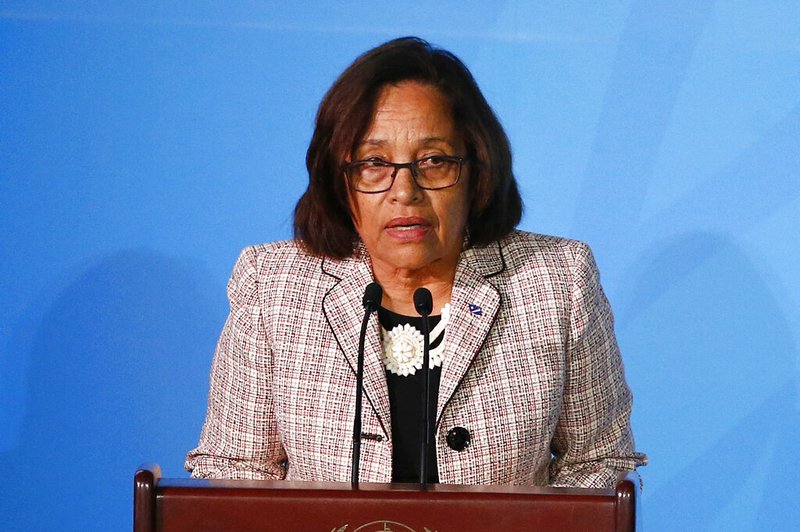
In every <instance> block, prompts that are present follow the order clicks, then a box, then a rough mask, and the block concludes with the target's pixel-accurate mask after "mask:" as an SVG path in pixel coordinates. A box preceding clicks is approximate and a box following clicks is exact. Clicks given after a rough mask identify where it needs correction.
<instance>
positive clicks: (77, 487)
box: [0, 0, 800, 531]
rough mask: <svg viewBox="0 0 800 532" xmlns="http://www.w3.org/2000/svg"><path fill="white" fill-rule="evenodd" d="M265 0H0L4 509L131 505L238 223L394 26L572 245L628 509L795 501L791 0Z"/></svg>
mask: <svg viewBox="0 0 800 532" xmlns="http://www.w3.org/2000/svg"><path fill="white" fill-rule="evenodd" d="M287 4H290V2H254V1H251V2H233V3H230V2H224V3H223V2H209V1H194V2H186V3H184V4H169V5H168V4H165V3H162V2H154V1H148V2H129V3H123V4H122V5H119V3H116V4H114V3H107V2H89V1H87V2H77V1H74V0H69V1H65V0H62V1H58V2H55V1H51V2H48V1H31V2H14V1H3V2H0V251H1V252H2V257H1V259H2V260H0V349H2V351H1V352H0V467H2V472H3V474H4V479H5V480H4V482H3V488H2V489H3V493H2V496H0V515H2V516H3V517H2V521H4V523H3V525H2V528H4V529H8V526H9V522H10V523H11V527H10V528H11V529H19V530H89V529H97V530H125V529H129V527H130V521H131V493H132V475H133V472H134V470H135V468H136V466H137V465H138V464H139V463H140V462H144V461H149V460H155V461H158V462H160V463H161V465H162V466H163V469H164V472H165V475H167V476H182V475H184V473H183V471H182V462H183V456H184V454H185V452H186V450H187V449H189V448H191V447H192V446H193V445H194V444H195V443H196V440H197V437H198V434H199V430H200V426H201V423H202V419H203V415H204V411H205V396H206V392H207V379H208V368H209V364H210V361H211V356H212V352H213V347H214V343H215V341H216V336H217V334H218V332H219V330H220V327H221V326H222V323H223V321H224V319H225V316H226V312H227V301H226V299H225V283H226V281H227V278H228V275H229V274H230V271H231V268H232V265H233V262H234V260H235V259H236V257H237V255H238V252H239V250H240V249H241V248H242V247H243V246H245V245H247V244H251V243H257V242H264V241H270V240H276V239H282V238H287V237H289V236H290V234H291V231H290V228H291V216H292V209H293V206H294V203H295V201H296V200H297V198H298V197H299V195H300V194H301V192H302V191H303V189H304V187H305V180H306V174H305V168H304V155H305V149H306V147H307V143H308V141H309V138H310V135H311V130H312V124H313V117H314V113H315V111H316V106H317V104H318V102H319V100H320V98H321V97H322V95H323V93H324V91H325V90H326V89H327V87H328V86H329V85H330V83H331V82H332V81H333V79H334V78H335V77H336V75H337V74H338V73H339V72H340V71H341V70H342V69H343V68H345V67H346V66H347V65H348V64H349V63H350V62H351V61H352V60H353V59H354V58H355V57H356V55H358V54H359V53H361V52H363V51H365V50H366V49H368V48H370V47H372V46H374V45H377V44H379V43H381V42H383V41H385V40H388V39H390V38H393V37H397V36H400V35H405V34H416V35H420V36H422V37H425V38H427V39H429V40H431V41H432V42H434V43H437V44H440V45H442V46H444V47H445V48H448V49H450V50H452V51H454V52H455V53H456V54H457V55H459V56H460V57H461V58H462V59H463V60H464V61H465V62H466V63H467V65H468V66H469V67H470V68H471V69H472V71H473V73H474V74H475V76H476V78H477V80H478V82H479V84H480V85H481V87H482V88H483V90H484V92H485V94H486V96H487V98H488V99H489V101H490V102H491V103H492V104H493V106H494V108H495V110H496V111H497V114H498V115H499V117H500V119H501V120H502V122H503V124H504V125H505V127H506V129H507V132H508V134H509V136H510V138H511V141H512V145H513V148H514V153H515V161H514V165H515V166H514V167H515V172H516V175H517V177H518V179H519V181H520V184H521V188H522V191H523V194H524V199H525V204H526V214H525V218H524V221H523V223H522V227H523V228H524V229H528V230H533V231H538V232H543V233H551V234H558V235H563V236H569V237H573V238H578V239H582V240H585V241H587V242H589V243H590V244H591V245H592V247H593V249H594V250H595V253H596V256H597V260H598V263H599V265H600V268H601V271H602V274H603V282H604V286H605V288H606V290H607V292H608V295H609V298H610V300H611V303H612V305H613V307H614V309H615V311H616V316H617V333H618V338H619V342H620V344H621V347H622V349H623V354H624V358H625V362H626V368H627V375H628V380H629V382H630V384H631V386H632V388H633V390H634V394H635V412H634V418H633V422H634V429H635V432H636V437H637V446H638V447H639V449H641V450H643V451H645V452H647V453H648V454H649V456H650V460H651V464H650V465H649V466H648V467H646V468H644V469H643V470H641V473H642V475H643V477H644V481H645V491H644V498H643V502H644V517H645V525H646V526H647V528H648V529H649V530H680V531H686V530H780V529H788V528H789V527H790V525H796V524H797V523H798V522H800V511H799V510H798V505H797V503H796V499H797V496H798V494H800V493H799V490H798V489H797V488H796V478H797V476H798V473H800V460H798V451H800V443H799V442H800V438H798V436H800V434H798V433H799V432H800V431H798V427H799V426H800V415H798V413H799V412H800V398H799V397H798V387H799V386H800V371H799V370H798V359H799V355H798V342H799V341H800V319H798V318H799V317H800V316H799V315H800V312H799V311H798V308H799V307H798V303H799V302H800V276H799V275H798V273H800V251H798V244H800V237H798V234H800V232H799V231H798V221H800V194H799V192H800V179H799V178H798V176H800V156H799V155H798V153H800V3H798V2H795V1H791V0H786V1H777V0H776V1H769V0H765V1H750V2H747V1H738V2H736V1H730V2H728V1H717V2H713V1H708V0H691V1H690V0H685V1H671V2H656V1H650V0H640V1H622V0H620V1H606V2H589V1H587V2H553V3H540V2H525V1H521V0H518V1H498V2H486V3H478V2H465V1H463V0H462V1H455V0H439V1H438V2H435V3H430V4H419V5H416V6H415V5H411V4H403V3H397V2H387V3H381V2H370V3H362V2H355V1H345V2H303V3H300V2H298V3H297V4H298V5H297V6H296V7H291V6H289V5H287ZM300 4H302V7H301V5H300ZM98 523H102V524H98Z"/></svg>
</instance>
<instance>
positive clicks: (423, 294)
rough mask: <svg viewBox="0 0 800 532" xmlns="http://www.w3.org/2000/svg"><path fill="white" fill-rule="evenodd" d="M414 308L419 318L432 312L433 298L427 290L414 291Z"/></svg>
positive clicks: (418, 289)
mask: <svg viewBox="0 0 800 532" xmlns="http://www.w3.org/2000/svg"><path fill="white" fill-rule="evenodd" d="M414 308H416V309H417V312H419V314H420V316H430V314H431V312H433V296H432V295H431V291H430V290H428V289H427V288H424V287H422V288H417V289H416V290H414Z"/></svg>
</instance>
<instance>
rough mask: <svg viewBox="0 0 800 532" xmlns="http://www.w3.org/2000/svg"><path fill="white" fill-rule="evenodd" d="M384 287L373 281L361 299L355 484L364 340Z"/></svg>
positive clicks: (354, 480) (355, 466)
mask: <svg viewBox="0 0 800 532" xmlns="http://www.w3.org/2000/svg"><path fill="white" fill-rule="evenodd" d="M382 298H383V289H382V288H381V285H379V284H378V283H375V282H372V283H369V284H368V285H367V288H366V289H365V290H364V297H363V299H362V300H361V302H362V304H363V305H364V319H362V320H361V334H360V336H359V337H358V368H357V369H356V415H355V418H354V419H353V464H352V467H351V470H350V479H351V482H352V483H353V484H358V464H359V462H360V461H361V396H362V395H363V394H364V340H365V338H366V336H367V323H369V316H370V314H372V313H373V312H375V311H376V310H378V307H380V306H381V299H382Z"/></svg>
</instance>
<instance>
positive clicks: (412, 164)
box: [344, 155, 469, 194]
mask: <svg viewBox="0 0 800 532" xmlns="http://www.w3.org/2000/svg"><path fill="white" fill-rule="evenodd" d="M431 159H440V160H444V161H447V162H451V163H458V175H456V180H455V181H453V182H452V183H450V184H449V185H445V186H443V187H424V186H422V185H420V184H419V181H417V176H418V173H419V171H420V168H419V165H420V163H421V162H423V161H429V160H431ZM466 162H469V159H467V158H466V157H458V156H455V155H431V156H429V157H423V158H421V159H417V160H415V161H409V162H407V163H393V162H391V161H385V160H383V159H379V158H370V159H361V160H358V161H353V162H350V163H347V164H346V165H345V167H344V172H345V175H346V176H347V181H348V183H350V186H351V187H353V190H355V191H356V192H360V193H362V194H380V193H381V192H386V191H387V190H391V189H392V186H394V180H395V178H397V172H399V171H400V170H401V169H403V168H408V171H409V172H411V178H412V179H413V180H414V184H415V185H416V186H418V187H419V188H421V189H422V190H444V189H446V188H450V187H454V186H456V185H457V184H458V182H459V181H460V180H461V170H462V169H463V167H464V163H466ZM364 163H381V164H384V165H386V166H391V167H393V168H394V171H392V180H391V181H389V186H387V187H386V188H383V189H381V190H359V189H358V188H356V186H355V185H354V184H353V179H352V178H351V177H350V172H351V170H352V169H353V168H355V167H357V166H358V165H360V164H364Z"/></svg>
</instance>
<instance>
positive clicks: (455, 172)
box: [345, 155, 467, 194]
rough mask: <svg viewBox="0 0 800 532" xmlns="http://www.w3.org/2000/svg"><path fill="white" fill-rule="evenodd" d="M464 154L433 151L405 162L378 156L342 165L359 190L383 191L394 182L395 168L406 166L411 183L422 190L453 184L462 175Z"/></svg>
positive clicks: (374, 192) (397, 170) (353, 184)
mask: <svg viewBox="0 0 800 532" xmlns="http://www.w3.org/2000/svg"><path fill="white" fill-rule="evenodd" d="M466 160H467V159H466V158H464V157H451V156H449V155H433V156H431V157H423V158H422V159H417V160H416V161H411V162H408V163H392V162H389V161H384V160H383V159H380V158H378V157H372V158H369V159H365V160H362V161H353V162H352V163H349V164H348V165H347V166H345V175H346V176H347V179H348V181H349V182H350V186H352V187H353V189H354V190H356V191H358V192H363V193H365V194H377V193H379V192H386V191H387V190H389V189H390V188H392V185H393V184H394V178H395V177H397V172H399V171H400V170H401V169H402V168H408V170H409V171H410V172H411V177H412V178H413V179H414V183H416V185H417V186H418V187H419V188H421V189H424V190H440V189H443V188H448V187H452V186H453V185H455V184H456V183H458V180H459V178H460V177H461V167H462V166H463V165H464V162H466Z"/></svg>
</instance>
